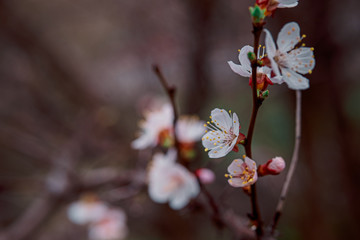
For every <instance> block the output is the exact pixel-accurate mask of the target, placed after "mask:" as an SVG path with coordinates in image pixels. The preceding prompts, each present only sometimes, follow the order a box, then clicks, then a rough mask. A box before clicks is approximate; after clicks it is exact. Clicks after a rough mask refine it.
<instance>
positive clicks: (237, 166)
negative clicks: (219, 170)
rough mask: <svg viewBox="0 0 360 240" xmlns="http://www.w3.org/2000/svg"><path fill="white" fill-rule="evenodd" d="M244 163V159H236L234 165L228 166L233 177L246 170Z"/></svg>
mask: <svg viewBox="0 0 360 240" xmlns="http://www.w3.org/2000/svg"><path fill="white" fill-rule="evenodd" d="M243 163H244V161H243V160H242V159H235V160H234V161H232V163H231V164H230V165H229V166H228V168H227V171H228V173H230V174H231V175H236V174H238V173H241V172H242V171H243V170H244V167H243Z"/></svg>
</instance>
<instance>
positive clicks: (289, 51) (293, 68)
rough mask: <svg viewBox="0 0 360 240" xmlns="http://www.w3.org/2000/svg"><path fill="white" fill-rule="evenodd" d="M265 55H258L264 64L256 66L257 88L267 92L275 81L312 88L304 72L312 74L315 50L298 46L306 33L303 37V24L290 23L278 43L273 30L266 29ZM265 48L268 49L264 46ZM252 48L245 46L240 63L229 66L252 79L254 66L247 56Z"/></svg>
mask: <svg viewBox="0 0 360 240" xmlns="http://www.w3.org/2000/svg"><path fill="white" fill-rule="evenodd" d="M264 31H265V33H266V38H265V45H266V54H265V53H264V52H263V54H262V55H259V54H258V59H260V60H261V62H263V64H264V66H261V67H259V68H258V69H257V88H258V90H261V91H264V90H265V89H266V88H267V86H268V85H269V84H270V85H272V83H278V84H281V83H283V82H285V83H286V84H287V85H288V87H289V88H290V89H294V90H304V89H307V88H309V80H308V79H307V78H305V77H304V76H302V75H301V74H307V73H309V74H311V73H312V70H313V69H314V67H315V58H314V53H313V51H314V49H313V48H309V47H304V46H301V47H296V46H297V45H298V44H299V43H300V42H301V41H302V39H303V38H304V37H305V35H302V36H300V27H299V25H298V24H297V23H295V22H290V23H287V24H285V25H284V26H283V28H282V29H281V31H280V32H279V35H278V38H277V46H278V48H276V46H275V42H274V40H273V38H272V36H271V33H270V32H269V31H268V30H267V29H265V30H264ZM264 49H265V48H264ZM252 51H253V48H252V47H250V46H245V47H243V48H242V49H241V50H240V53H239V61H240V65H238V64H235V63H233V62H232V61H229V62H228V64H229V65H230V68H231V69H232V70H233V71H234V72H235V73H237V74H239V75H241V76H243V77H249V78H250V82H251V81H252V79H251V73H252V70H251V65H250V61H249V59H248V57H247V55H248V53H249V52H252Z"/></svg>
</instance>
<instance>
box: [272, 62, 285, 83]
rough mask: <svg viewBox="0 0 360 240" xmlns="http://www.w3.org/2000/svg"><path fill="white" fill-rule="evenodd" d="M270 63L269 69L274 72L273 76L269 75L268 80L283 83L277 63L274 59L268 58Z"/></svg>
mask: <svg viewBox="0 0 360 240" xmlns="http://www.w3.org/2000/svg"><path fill="white" fill-rule="evenodd" d="M269 60H270V63H271V69H272V71H273V72H274V74H275V76H274V77H270V80H271V81H272V82H273V83H277V84H281V83H283V82H284V81H283V79H282V76H281V73H280V70H279V66H278V65H277V63H276V62H275V60H274V59H273V58H269Z"/></svg>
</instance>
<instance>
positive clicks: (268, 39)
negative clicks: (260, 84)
mask: <svg viewBox="0 0 360 240" xmlns="http://www.w3.org/2000/svg"><path fill="white" fill-rule="evenodd" d="M264 32H265V33H266V36H265V46H266V53H267V55H268V56H269V58H270V59H271V58H273V57H274V56H275V53H276V46H275V42H274V39H273V38H272V36H271V33H270V32H269V30H267V29H264Z"/></svg>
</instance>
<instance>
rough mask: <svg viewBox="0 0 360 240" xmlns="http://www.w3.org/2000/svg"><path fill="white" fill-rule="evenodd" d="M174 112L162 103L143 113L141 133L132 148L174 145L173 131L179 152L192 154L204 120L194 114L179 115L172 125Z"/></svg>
mask: <svg viewBox="0 0 360 240" xmlns="http://www.w3.org/2000/svg"><path fill="white" fill-rule="evenodd" d="M173 122H174V113H173V109H172V107H171V105H170V104H164V105H163V106H161V107H160V108H159V109H155V110H152V111H149V112H147V113H146V114H145V120H144V121H142V122H140V127H141V129H142V133H141V135H140V136H139V138H137V139H136V140H134V141H133V142H132V147H133V148H134V149H145V148H148V147H155V146H162V147H165V148H170V147H173V146H174V143H175V139H174V131H175V133H176V137H177V140H178V142H179V144H180V148H181V154H182V155H183V156H184V157H185V158H191V157H192V156H193V155H194V152H193V148H194V145H195V143H196V142H197V141H199V140H200V138H201V136H202V135H203V132H204V126H203V125H204V122H203V121H201V120H199V119H198V118H197V117H196V116H181V117H180V118H179V119H178V121H177V124H176V126H175V130H174V127H173Z"/></svg>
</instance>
